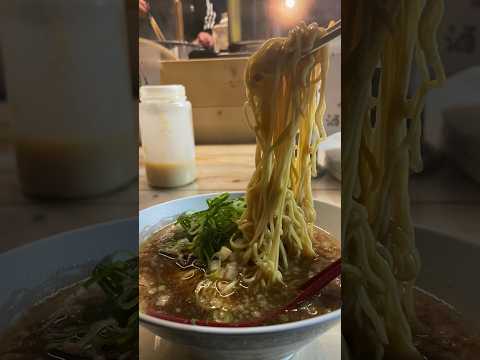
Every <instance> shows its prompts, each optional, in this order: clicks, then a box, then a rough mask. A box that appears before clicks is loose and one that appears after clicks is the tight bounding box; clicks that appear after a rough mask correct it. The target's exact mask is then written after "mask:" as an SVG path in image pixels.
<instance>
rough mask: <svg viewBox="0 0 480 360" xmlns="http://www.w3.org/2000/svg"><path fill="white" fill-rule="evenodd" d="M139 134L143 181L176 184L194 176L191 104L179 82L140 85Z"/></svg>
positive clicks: (152, 184)
mask: <svg viewBox="0 0 480 360" xmlns="http://www.w3.org/2000/svg"><path fill="white" fill-rule="evenodd" d="M140 101H141V102H140V109H139V114H140V134H141V137H142V146H143V151H144V155H145V168H146V173H147V180H148V183H149V184H150V186H153V187H177V186H182V185H186V184H189V183H191V182H192V181H194V180H195V178H196V166H195V141H194V135H193V124H192V105H191V103H190V102H189V101H188V100H187V97H186V96H185V87H183V86H182V85H160V86H142V87H141V88H140Z"/></svg>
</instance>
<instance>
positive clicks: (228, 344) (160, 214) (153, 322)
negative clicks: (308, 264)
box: [139, 193, 341, 360]
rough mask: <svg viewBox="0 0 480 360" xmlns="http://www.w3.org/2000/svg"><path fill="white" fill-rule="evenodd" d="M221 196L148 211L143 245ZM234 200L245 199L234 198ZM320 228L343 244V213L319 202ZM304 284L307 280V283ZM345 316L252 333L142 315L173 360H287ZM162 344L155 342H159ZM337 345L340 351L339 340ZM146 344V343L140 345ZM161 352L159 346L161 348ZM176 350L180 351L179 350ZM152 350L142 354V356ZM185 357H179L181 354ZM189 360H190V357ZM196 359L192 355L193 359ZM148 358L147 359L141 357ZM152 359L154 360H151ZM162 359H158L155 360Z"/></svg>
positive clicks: (141, 222) (143, 214) (185, 200)
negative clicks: (176, 359)
mask: <svg viewBox="0 0 480 360" xmlns="http://www.w3.org/2000/svg"><path fill="white" fill-rule="evenodd" d="M217 195H219V194H208V195H198V196H191V197H186V198H182V199H178V200H174V201H170V202H166V203H163V204H159V205H156V206H153V207H150V208H147V209H145V210H142V211H141V212H140V215H139V233H140V243H142V242H143V241H145V240H146V239H147V238H148V237H149V235H150V234H152V233H153V232H154V231H156V230H158V229H160V228H162V227H164V226H166V225H168V224H170V223H172V222H173V221H174V220H175V219H176V218H177V217H178V216H179V215H180V214H182V213H184V212H186V211H199V210H203V209H205V207H206V200H207V199H209V198H212V197H215V196H217ZM231 195H232V196H233V197H238V196H241V195H243V193H231ZM315 208H316V211H317V221H316V225H317V226H319V227H320V228H322V229H324V230H326V231H327V232H329V233H330V234H331V235H333V237H334V238H336V239H340V225H341V218H340V217H341V215H340V208H339V207H337V206H334V205H330V204H327V203H323V202H319V201H315ZM305 280H306V279H305ZM340 318H341V310H340V309H338V310H335V311H333V312H330V313H328V314H325V315H321V316H317V317H314V318H310V319H306V320H301V321H296V322H290V323H286V324H279V325H268V326H258V327H248V328H218V327H204V326H195V325H185V324H180V323H175V322H171V321H167V320H162V319H158V318H155V317H152V316H149V315H146V314H144V313H140V321H141V325H142V326H144V327H145V328H147V329H148V330H150V331H151V332H152V333H153V334H155V335H157V336H159V337H160V338H161V339H162V341H165V340H166V341H167V342H168V345H164V346H168V347H170V350H169V352H170V354H172V355H170V354H168V355H167V354H164V356H169V355H170V356H173V354H175V356H176V357H175V358H178V359H180V358H191V359H202V360H203V359H215V360H223V359H228V360H251V359H255V360H280V359H289V358H291V357H292V356H293V355H294V354H295V353H296V352H297V351H299V350H300V349H301V348H302V347H304V346H306V345H307V344H309V343H311V342H312V341H313V340H315V339H319V341H321V339H322V336H321V335H322V334H325V333H326V332H327V330H329V329H331V328H332V327H334V326H335V325H338V324H339V323H340ZM160 338H158V339H157V340H160ZM335 340H336V341H335V342H334V343H333V345H331V344H330V345H329V346H335V347H338V354H339V349H340V335H339V334H338V339H335ZM140 343H141V344H142V339H141V340H140ZM159 346H161V344H160V345H159ZM175 347H177V349H175ZM149 350H150V349H143V348H142V347H141V348H140V351H141V353H143V352H144V351H149ZM180 353H182V354H185V355H182V357H179V354H180ZM188 354H190V355H188ZM192 354H194V355H192ZM142 358H147V355H145V356H144V355H142ZM152 358H155V357H154V356H152ZM157 358H158V357H157Z"/></svg>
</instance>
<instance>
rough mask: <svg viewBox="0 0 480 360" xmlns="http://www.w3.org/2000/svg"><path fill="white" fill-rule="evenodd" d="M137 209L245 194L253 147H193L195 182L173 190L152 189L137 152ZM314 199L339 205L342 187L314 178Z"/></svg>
mask: <svg viewBox="0 0 480 360" xmlns="http://www.w3.org/2000/svg"><path fill="white" fill-rule="evenodd" d="M139 158H140V160H139V165H140V167H139V206H140V209H144V208H146V207H149V206H152V205H154V204H158V203H162V202H165V201H168V200H173V199H177V198H180V197H185V196H190V195H196V194H208V193H214V192H226V191H244V190H245V189H246V188H247V185H248V181H249V179H250V176H251V175H252V173H253V170H254V165H255V145H200V146H197V147H196V158H197V180H196V181H195V182H193V183H192V184H190V185H187V186H183V187H180V188H173V189H153V188H151V187H150V186H149V185H148V183H147V179H146V175H145V166H144V161H143V153H142V151H140V153H139ZM312 189H313V196H314V198H315V199H317V200H321V201H324V202H328V203H331V204H335V205H340V200H341V197H340V190H341V184H340V182H338V181H337V180H335V179H334V178H333V177H331V176H330V175H328V174H325V175H324V176H321V177H319V178H318V179H313V181H312Z"/></svg>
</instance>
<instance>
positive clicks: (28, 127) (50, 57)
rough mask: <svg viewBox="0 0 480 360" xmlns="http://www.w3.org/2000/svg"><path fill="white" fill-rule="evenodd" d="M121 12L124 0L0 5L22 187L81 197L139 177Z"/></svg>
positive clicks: (23, 0)
mask: <svg viewBox="0 0 480 360" xmlns="http://www.w3.org/2000/svg"><path fill="white" fill-rule="evenodd" d="M126 10H127V9H126V7H125V2H124V1H97V0H72V1H64V0H49V1H34V0H15V1H4V2H1V3H0V31H1V33H0V35H1V36H0V37H1V38H2V50H3V54H4V65H5V75H6V84H7V98H8V103H9V107H10V108H11V109H12V117H13V133H14V139H13V141H14V145H15V149H16V158H17V165H18V174H19V180H20V183H21V187H22V190H23V192H24V193H26V194H28V195H31V196H35V197H43V198H84V197H90V196H96V195H100V194H103V193H106V192H110V191H113V190H116V189H118V188H121V187H123V186H125V185H127V184H129V183H131V182H132V181H133V180H134V179H135V178H136V177H137V176H138V164H137V161H138V155H137V154H138V152H137V150H138V125H137V124H138V123H137V114H136V104H137V100H136V99H135V95H134V93H133V91H132V82H131V76H130V64H129V52H128V36H127V23H126V19H127V16H126ZM32 59H34V61H32Z"/></svg>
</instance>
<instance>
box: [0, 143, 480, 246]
mask: <svg viewBox="0 0 480 360" xmlns="http://www.w3.org/2000/svg"><path fill="white" fill-rule="evenodd" d="M196 153H197V170H198V179H197V181H196V182H194V183H192V184H190V185H188V186H185V187H181V188H175V189H152V188H150V187H149V186H148V184H147V181H146V177H145V168H144V164H143V155H142V152H141V150H140V152H139V181H138V185H137V183H136V182H134V183H132V184H131V185H130V186H128V187H126V188H124V189H122V190H121V191H118V192H115V193H113V194H109V195H105V196H102V197H98V198H94V199H90V200H82V201H75V202H42V201H36V200H33V199H30V198H28V197H26V196H24V195H23V194H22V192H21V191H20V186H19V184H18V181H17V174H16V168H15V159H14V152H13V150H12V147H11V146H9V145H6V144H2V143H0V189H1V190H0V224H1V226H0V228H1V229H2V239H1V240H0V252H3V251H6V250H8V249H11V248H13V247H16V246H20V245H23V244H26V243H28V242H31V241H34V240H37V239H40V238H43V237H47V236H50V235H53V234H56V233H59V232H62V231H68V230H72V229H75V228H79V227H82V226H86V225H89V224H92V223H98V222H105V221H109V220H113V219H118V218H122V217H130V216H135V214H136V211H137V209H138V208H137V205H138V206H139V207H140V209H143V208H146V207H148V206H151V205H154V204H158V203H161V202H165V201H168V200H172V199H176V198H179V197H182V196H188V195H195V194H202V193H211V192H222V191H243V190H245V188H246V186H247V183H248V179H249V177H250V175H251V174H252V172H253V167H254V146H253V145H203V146H197V148H196ZM411 182H412V186H411V199H412V214H413V217H414V221H415V222H416V223H417V224H420V225H423V226H428V227H433V228H436V229H437V230H439V231H444V232H447V233H450V234H452V235H458V236H461V237H464V238H469V239H473V240H474V241H477V242H479V243H480V238H479V237H478V234H479V233H480V222H479V221H478V219H479V218H480V185H479V184H477V183H475V182H473V181H472V180H470V179H468V178H466V177H465V176H464V175H462V174H461V173H460V172H459V171H458V170H456V169H454V168H452V167H448V166H445V167H442V168H440V169H437V170H435V171H433V172H429V173H426V174H423V175H420V176H415V177H413V179H412V181H411ZM312 187H313V193H314V197H315V198H316V199H318V200H322V201H325V202H329V203H332V204H337V205H339V204H340V201H341V195H340V183H339V182H337V181H336V180H335V179H334V178H332V177H330V176H329V175H324V176H322V177H320V178H318V179H315V180H313V182H312ZM92 210H94V211H92ZM445 214H449V216H448V221H445ZM6 225H8V226H6Z"/></svg>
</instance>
